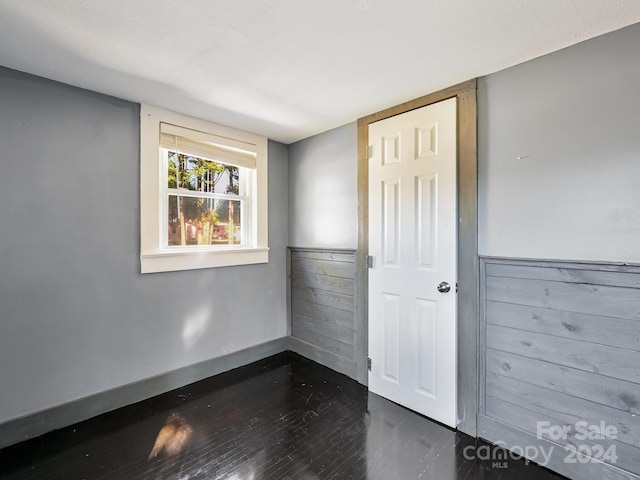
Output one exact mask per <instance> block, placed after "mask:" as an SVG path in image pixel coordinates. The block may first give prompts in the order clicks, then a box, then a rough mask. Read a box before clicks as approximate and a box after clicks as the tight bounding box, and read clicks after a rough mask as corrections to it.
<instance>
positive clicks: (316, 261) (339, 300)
mask: <svg viewBox="0 0 640 480" xmlns="http://www.w3.org/2000/svg"><path fill="white" fill-rule="evenodd" d="M289 250H290V254H291V273H290V278H291V282H290V289H291V301H290V305H291V335H292V337H293V338H294V339H295V340H296V341H294V342H293V343H292V345H293V347H294V349H296V348H297V347H299V348H297V349H296V351H297V352H298V353H300V354H302V355H305V356H310V357H311V358H312V359H313V360H315V361H317V362H319V363H322V364H324V365H326V366H328V367H330V368H334V369H336V370H338V371H340V372H342V373H345V374H347V375H349V376H351V377H355V376H356V375H357V367H356V348H357V344H356V335H355V328H356V326H355V312H356V304H355V292H356V282H355V278H356V265H355V251H352V250H328V249H308V248H304V249H303V248H290V249H289Z"/></svg>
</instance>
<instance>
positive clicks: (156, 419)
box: [0, 353, 562, 480]
mask: <svg viewBox="0 0 640 480" xmlns="http://www.w3.org/2000/svg"><path fill="white" fill-rule="evenodd" d="M480 446H484V447H485V449H487V448H488V447H487V445H486V444H484V443H480V442H476V441H475V440H474V439H472V438H471V437H469V436H467V435H464V434H460V433H456V432H454V431H452V430H450V429H448V428H446V427H443V426H441V425H439V424H437V423H434V422H431V421H429V420H428V419H426V418H424V417H421V416H419V415H417V414H414V413H412V412H410V411H408V410H406V409H404V408H402V407H400V406H398V405H396V404H394V403H391V402H389V401H387V400H385V399H383V398H381V397H378V396H376V395H374V394H370V393H368V392H367V390H366V388H365V387H363V386H361V385H359V384H357V383H356V382H354V381H352V380H350V379H348V378H347V377H345V376H343V375H340V374H337V373H335V372H333V371H331V370H329V369H326V368H324V367H322V366H320V365H318V364H316V363H314V362H311V361H308V360H306V359H303V358H302V357H299V356H297V355H295V354H289V353H285V354H280V355H277V356H275V357H271V358H269V359H266V360H263V361H260V362H257V363H255V364H252V365H249V366H247V367H243V368H240V369H237V370H234V371H232V372H228V373H225V374H222V375H218V376H216V377H212V378H210V379H207V380H204V381H201V382H198V383H195V384H193V385H189V386H187V387H184V388H181V389H178V390H174V391H172V392H169V393H166V394H164V395H160V396H158V397H154V398H152V399H149V400H146V401H144V402H140V403H137V404H135V405H131V406H128V407H125V408H122V409H119V410H116V411H114V412H111V413H108V414H105V415H101V416H99V417H96V418H93V419H91V420H88V421H86V422H82V423H79V424H76V425H73V426H71V427H68V428H65V429H63V430H59V431H56V432H52V433H50V434H48V435H44V436H42V437H39V438H36V439H33V440H30V441H28V442H25V443H22V444H19V445H15V446H12V447H9V448H6V449H4V450H0V478H1V479H3V480H5V479H15V480H17V479H65V480H75V479H83V478H84V479H87V480H90V479H114V480H115V479H117V480H126V479H176V480H178V479H180V480H188V479H229V480H231V479H234V480H263V479H279V480H285V479H291V480H315V479H340V480H344V479H380V480H390V479H399V480H411V479H434V480H463V479H464V480H473V479H491V480H511V479H513V480H526V479H531V480H533V479H535V480H559V479H561V478H562V477H559V476H556V475H554V474H552V473H551V472H549V471H548V470H545V469H543V468H540V467H538V466H536V465H534V464H529V465H525V463H524V461H522V460H514V459H511V458H507V460H506V462H505V461H501V462H497V463H496V462H495V461H492V460H486V461H480V460H477V459H474V452H476V451H477V450H476V448H477V447H480ZM492 451H494V452H495V450H492Z"/></svg>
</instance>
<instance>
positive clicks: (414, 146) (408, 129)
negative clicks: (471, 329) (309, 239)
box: [369, 98, 457, 427]
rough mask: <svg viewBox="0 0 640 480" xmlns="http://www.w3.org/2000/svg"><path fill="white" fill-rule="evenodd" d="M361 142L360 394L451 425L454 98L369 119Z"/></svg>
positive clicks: (454, 370) (454, 368) (453, 405)
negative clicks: (363, 351)
mask: <svg viewBox="0 0 640 480" xmlns="http://www.w3.org/2000/svg"><path fill="white" fill-rule="evenodd" d="M369 144H370V146H371V147H370V148H371V158H370V160H369V162H370V163H369V254H370V255H372V256H373V267H372V268H370V269H369V357H370V358H371V371H370V372H369V389H370V390H371V391H372V392H374V393H377V394H379V395H381V396H383V397H385V398H388V399H389V400H392V401H394V402H397V403H399V404H401V405H404V406H406V407H408V408H410V409H412V410H415V411H417V412H419V413H421V414H423V415H426V416H428V417H430V418H433V419H435V420H437V421H439V422H442V423H444V424H446V425H449V426H451V427H455V426H456V377H457V364H456V356H457V355H456V353H457V352H456V335H457V329H456V280H457V278H456V269H457V258H456V253H457V238H456V232H457V228H456V226H457V222H456V216H457V215H456V214H457V205H456V199H457V195H456V185H457V181H456V99H455V98H452V99H449V100H445V101H442V102H439V103H436V104H433V105H429V106H427V107H423V108H420V109H417V110H413V111H410V112H407V113H404V114H401V115H397V116H395V117H391V118H388V119H385V120H381V121H379V122H376V123H372V124H371V125H370V126H369ZM442 282H446V283H448V284H449V286H450V290H449V291H448V292H444V291H443V292H441V291H439V290H438V285H439V284H441V283H442ZM440 289H441V290H446V285H445V284H442V285H441V287H440Z"/></svg>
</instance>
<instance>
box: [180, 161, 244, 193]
mask: <svg viewBox="0 0 640 480" xmlns="http://www.w3.org/2000/svg"><path fill="white" fill-rule="evenodd" d="M168 157H169V158H168V162H167V186H168V187H169V188H177V187H178V186H180V188H184V189H186V190H193V191H198V192H209V193H226V194H231V195H238V192H239V190H240V172H239V168H238V167H233V166H231V165H226V164H224V163H218V162H213V161H210V160H204V159H202V158H198V157H193V156H189V155H184V154H182V153H176V152H168Z"/></svg>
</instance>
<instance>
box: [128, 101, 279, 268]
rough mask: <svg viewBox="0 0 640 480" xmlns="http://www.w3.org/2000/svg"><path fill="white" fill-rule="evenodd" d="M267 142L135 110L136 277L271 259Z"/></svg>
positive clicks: (147, 109)
mask: <svg viewBox="0 0 640 480" xmlns="http://www.w3.org/2000/svg"><path fill="white" fill-rule="evenodd" d="M267 152H268V140H267V138H266V137H264V136H261V135H256V134H253V133H249V132H244V131H241V130H237V129H235V128H230V127H226V126H224V125H218V124H215V123H211V122H208V121H206V120H202V119H198V118H194V117H189V116H187V115H183V114H180V113H176V112H170V111H168V110H162V109H159V108H156V107H152V106H150V105H142V106H141V107H140V271H141V272H142V273H152V272H168V271H176V270H192V269H196V268H211V267H230V266H233V265H251V264H257V263H267V262H268V261H269V236H268V199H269V197H268V155H267Z"/></svg>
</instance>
